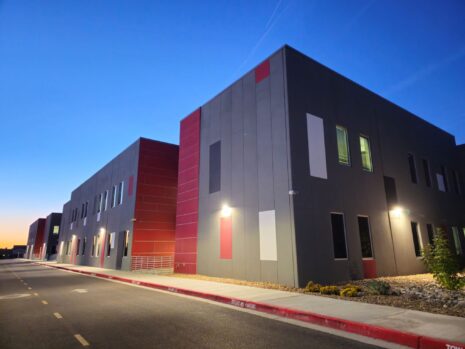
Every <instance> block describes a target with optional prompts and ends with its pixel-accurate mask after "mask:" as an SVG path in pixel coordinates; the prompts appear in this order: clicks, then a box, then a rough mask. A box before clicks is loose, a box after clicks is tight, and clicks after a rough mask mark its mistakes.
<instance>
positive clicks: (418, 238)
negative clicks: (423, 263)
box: [410, 221, 424, 258]
mask: <svg viewBox="0 0 465 349" xmlns="http://www.w3.org/2000/svg"><path fill="white" fill-rule="evenodd" d="M414 224H415V228H416V232H415V233H416V234H414V232H413V225H414ZM410 230H411V232H412V240H413V252H414V253H415V257H416V258H421V250H422V249H423V248H424V245H423V241H422V238H421V231H420V223H418V222H417V221H410ZM414 236H416V238H417V243H418V250H417V246H415V245H416V244H415V237H414ZM417 252H418V254H417Z"/></svg>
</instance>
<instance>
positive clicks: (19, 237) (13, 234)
mask: <svg viewBox="0 0 465 349" xmlns="http://www.w3.org/2000/svg"><path fill="white" fill-rule="evenodd" d="M36 219H37V218H35V219H34V218H31V217H21V218H20V217H13V216H0V248H12V247H13V245H26V244H27V235H28V233H29V226H30V225H31V224H32V222H34V221H35V220H36Z"/></svg>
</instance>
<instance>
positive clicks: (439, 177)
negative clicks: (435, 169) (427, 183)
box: [436, 173, 446, 192]
mask: <svg viewBox="0 0 465 349" xmlns="http://www.w3.org/2000/svg"><path fill="white" fill-rule="evenodd" d="M436 180H437V181H438V189H439V191H444V192H445V191H446V183H445V181H444V176H443V175H442V174H440V173H436Z"/></svg>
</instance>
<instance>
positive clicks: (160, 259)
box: [131, 256, 174, 274]
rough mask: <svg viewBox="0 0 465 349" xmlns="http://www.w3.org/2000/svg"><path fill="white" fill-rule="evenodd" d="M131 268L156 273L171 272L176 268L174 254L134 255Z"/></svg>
mask: <svg viewBox="0 0 465 349" xmlns="http://www.w3.org/2000/svg"><path fill="white" fill-rule="evenodd" d="M131 270H132V271H140V272H147V273H155V274H170V273H172V272H173V270H174V256H132V257H131Z"/></svg>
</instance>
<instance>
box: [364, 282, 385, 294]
mask: <svg viewBox="0 0 465 349" xmlns="http://www.w3.org/2000/svg"><path fill="white" fill-rule="evenodd" d="M367 287H368V289H369V291H370V292H371V293H373V294H380V295H383V296H386V295H389V294H391V285H389V284H388V283H387V282H385V281H378V280H372V281H370V282H369V283H368V284H367Z"/></svg>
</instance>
